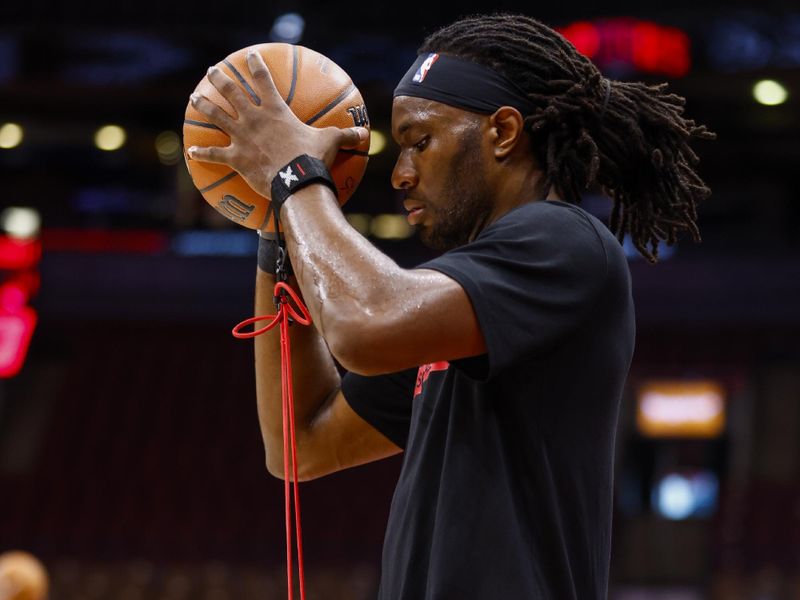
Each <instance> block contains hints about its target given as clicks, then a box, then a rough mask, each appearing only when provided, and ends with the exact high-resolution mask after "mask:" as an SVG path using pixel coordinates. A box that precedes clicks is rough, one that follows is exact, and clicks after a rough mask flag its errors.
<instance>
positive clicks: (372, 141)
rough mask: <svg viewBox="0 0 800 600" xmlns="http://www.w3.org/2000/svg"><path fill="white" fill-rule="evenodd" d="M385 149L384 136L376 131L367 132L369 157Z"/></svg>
mask: <svg viewBox="0 0 800 600" xmlns="http://www.w3.org/2000/svg"><path fill="white" fill-rule="evenodd" d="M385 148H386V136H385V135H384V134H383V132H381V131H378V130H377V129H372V130H371V131H370V132H369V155H370V156H374V155H375V154H380V153H381V152H383V150H384V149H385Z"/></svg>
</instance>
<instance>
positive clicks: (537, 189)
mask: <svg viewBox="0 0 800 600" xmlns="http://www.w3.org/2000/svg"><path fill="white" fill-rule="evenodd" d="M525 162H526V163H527V164H526V165H525V166H524V167H523V166H522V165H517V166H516V168H515V167H513V166H510V167H509V168H507V169H501V170H500V171H499V172H498V173H499V175H498V177H497V181H496V182H495V183H496V185H495V187H494V189H496V190H497V194H496V196H495V199H496V200H495V208H494V210H493V211H492V212H491V214H490V215H489V218H488V219H487V220H486V223H485V224H484V227H485V226H486V225H490V224H491V223H494V222H495V221H496V220H497V219H499V218H500V217H502V216H503V215H504V214H506V213H507V212H509V211H510V210H513V209H514V208H517V207H518V206H522V205H523V204H527V203H529V202H536V201H538V200H562V198H561V196H560V195H559V194H558V192H557V191H556V190H555V189H554V188H551V189H550V190H549V192H548V193H547V195H546V196H544V197H542V195H543V194H542V192H543V189H542V187H543V185H544V172H542V171H541V170H540V169H538V168H536V166H535V165H534V164H532V163H531V162H530V160H527V161H525Z"/></svg>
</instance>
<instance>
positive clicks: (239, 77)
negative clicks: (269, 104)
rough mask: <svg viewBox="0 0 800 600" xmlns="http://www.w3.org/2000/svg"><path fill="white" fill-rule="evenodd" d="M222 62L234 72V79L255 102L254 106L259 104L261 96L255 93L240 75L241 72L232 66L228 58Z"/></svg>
mask: <svg viewBox="0 0 800 600" xmlns="http://www.w3.org/2000/svg"><path fill="white" fill-rule="evenodd" d="M222 62H224V63H225V66H226V67H228V68H229V69H230V70H231V72H232V73H233V74H234V76H235V77H236V79H238V80H239V83H241V84H242V85H243V86H244V89H245V91H247V94H248V95H249V96H250V99H251V100H252V101H253V102H254V103H255V105H256V106H261V98H259V97H258V94H256V92H255V90H254V89H253V88H252V87H250V84H249V83H248V82H247V80H246V79H245V78H244V77H243V76H242V74H241V73H239V71H237V70H236V67H234V66H233V65H232V64H231V63H230V61H229V60H224V61H222Z"/></svg>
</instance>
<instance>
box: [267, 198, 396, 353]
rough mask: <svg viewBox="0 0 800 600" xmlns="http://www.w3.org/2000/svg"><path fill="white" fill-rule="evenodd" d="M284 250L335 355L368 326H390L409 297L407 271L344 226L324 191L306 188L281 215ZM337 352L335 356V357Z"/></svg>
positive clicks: (313, 315)
mask: <svg viewBox="0 0 800 600" xmlns="http://www.w3.org/2000/svg"><path fill="white" fill-rule="evenodd" d="M281 224H282V226H283V228H284V232H285V236H286V240H287V248H288V250H289V254H290V256H291V261H292V265H293V267H294V269H295V273H296V275H297V280H298V284H299V286H300V289H301V290H303V293H304V295H305V301H306V305H307V306H308V309H309V312H310V313H311V315H312V318H313V319H314V323H315V325H316V327H317V328H318V329H319V331H320V333H321V334H322V336H323V338H324V339H325V340H326V342H327V343H328V345H329V347H330V349H331V351H332V352H333V354H334V356H336V357H337V358H339V359H341V357H340V356H339V353H340V352H341V351H342V348H341V347H340V346H341V345H343V344H342V342H343V343H344V344H353V343H356V342H357V341H358V340H359V333H360V332H363V331H364V329H365V327H366V326H367V325H368V324H369V323H370V322H372V323H378V322H380V323H381V325H382V326H387V327H388V326H390V325H391V318H392V313H393V312H394V311H395V310H397V307H398V306H401V305H402V303H403V301H404V298H405V297H407V296H408V295H409V293H408V292H409V279H410V278H409V275H408V272H407V271H406V270H404V269H402V268H400V267H399V266H398V265H397V263H395V262H394V261H393V260H392V259H391V258H389V257H388V256H386V255H385V254H383V253H382V252H380V250H378V249H377V248H376V247H375V246H373V245H372V244H371V243H370V242H369V241H368V240H367V239H366V238H364V237H363V236H362V235H360V234H359V233H358V232H357V231H355V230H354V229H353V228H352V227H350V226H349V224H348V223H347V220H346V219H345V217H344V215H343V214H342V212H341V209H340V207H339V206H338V204H337V203H336V201H335V199H334V198H333V196H332V195H331V194H330V192H329V191H328V190H327V188H324V187H323V186H309V187H307V188H304V189H302V190H300V191H299V192H298V194H296V196H294V197H292V198H290V200H289V201H287V202H286V204H285V205H284V207H283V208H282V210H281ZM337 350H338V351H339V352H337Z"/></svg>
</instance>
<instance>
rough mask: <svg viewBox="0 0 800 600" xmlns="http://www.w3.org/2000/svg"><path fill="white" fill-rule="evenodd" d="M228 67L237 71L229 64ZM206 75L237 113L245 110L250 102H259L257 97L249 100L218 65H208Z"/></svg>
mask: <svg viewBox="0 0 800 600" xmlns="http://www.w3.org/2000/svg"><path fill="white" fill-rule="evenodd" d="M229 68H230V69H232V70H234V72H236V73H238V71H235V69H234V67H233V66H230V65H229ZM206 76H207V77H208V80H209V81H210V82H211V85H213V86H214V87H215V88H217V91H218V92H219V93H220V94H222V96H223V97H224V98H225V99H226V100H227V101H228V102H230V103H231V105H232V106H233V107H234V108H235V109H236V112H237V113H241V112H242V110H246V109H247V108H248V106H249V105H251V104H259V102H257V101H256V100H258V98H256V99H254V100H253V101H252V102H251V101H250V99H248V97H247V95H246V94H245V93H244V92H243V91H242V88H241V87H239V84H237V83H236V82H235V81H234V80H233V79H231V78H230V77H228V74H227V73H225V71H223V70H222V69H220V68H219V67H217V66H213V67H209V68H208V73H207V74H206Z"/></svg>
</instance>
